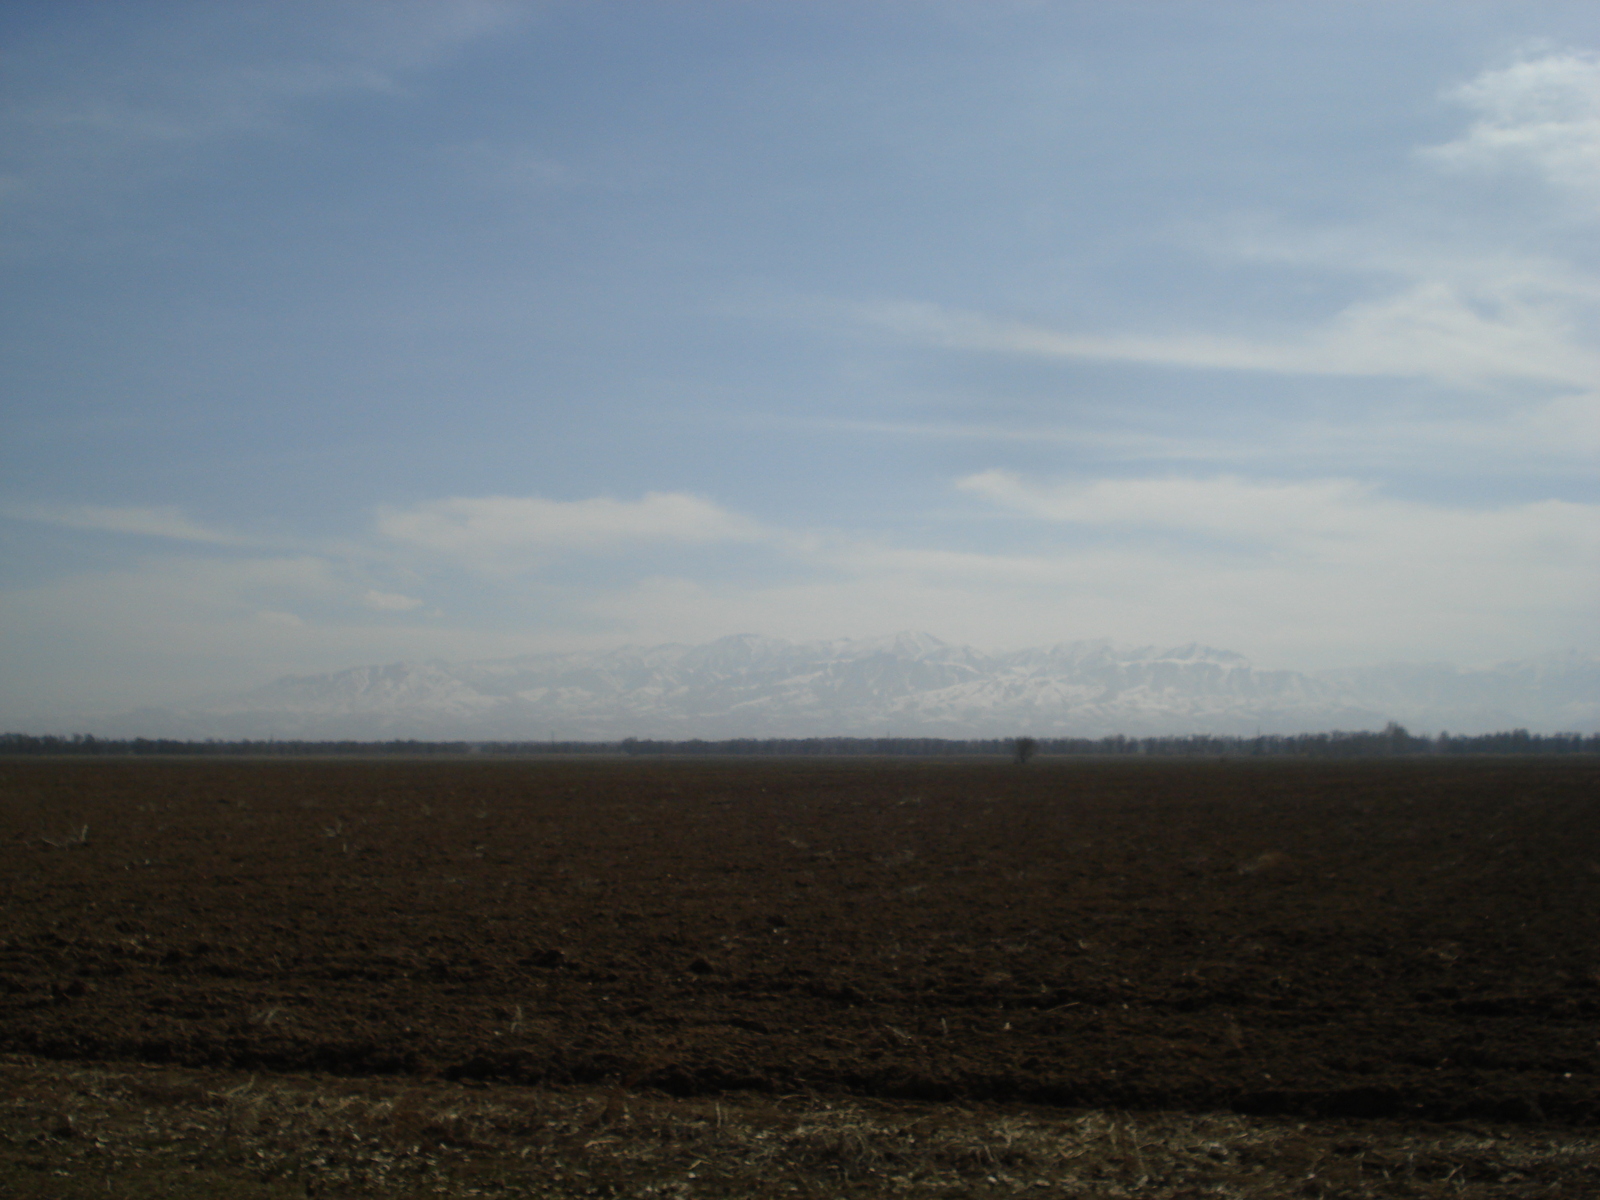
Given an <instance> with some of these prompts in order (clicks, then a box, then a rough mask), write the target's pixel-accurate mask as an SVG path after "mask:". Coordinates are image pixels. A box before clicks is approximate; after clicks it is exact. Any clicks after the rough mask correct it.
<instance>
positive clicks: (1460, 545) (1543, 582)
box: [589, 472, 1600, 668]
mask: <svg viewBox="0 0 1600 1200" xmlns="http://www.w3.org/2000/svg"><path fill="white" fill-rule="evenodd" d="M960 486H961V487H962V488H963V490H964V491H966V492H967V493H968V494H970V495H972V496H974V497H977V498H980V499H983V500H985V501H988V502H990V503H993V504H996V505H998V506H1001V507H1002V508H1004V509H1007V510H1010V511H1012V512H1014V513H1017V514H1018V515H1020V516H1022V517H1025V518H1029V519H1032V520H1038V521H1040V522H1042V523H1045V524H1042V526H1041V528H1040V529H1039V530H1038V532H1037V534H1036V535H1035V536H1032V537H1031V538H1030V537H1028V536H1026V534H1025V533H1021V532H1020V531H1014V532H1013V533H1010V534H1008V535H1007V536H1005V538H1004V542H1005V544H1006V545H1007V546H1008V547H1011V549H1009V550H1008V551H1006V552H993V553H985V552H973V551H955V550H949V549H938V548H928V549H924V548H918V547H914V546H907V545H899V544H895V543H894V542H893V541H889V540H879V541H869V540H854V541H852V540H849V539H840V538H834V539H818V540H817V542H816V543H815V544H814V549H813V552H812V554H811V555H810V556H809V558H808V559H807V560H806V565H807V566H808V567H809V570H808V571H805V572H803V573H798V574H796V575H793V576H791V578H790V579H787V580H785V581H782V582H769V583H764V584H763V583H758V584H753V585H752V584H750V583H748V582H743V581H741V582H733V581H722V580H718V579H715V578H713V577H685V576H656V577H651V578H646V579H641V580H639V581H637V582H636V583H634V584H632V585H627V586H624V587H621V588H615V589H606V590H603V591H596V592H595V593H593V595H592V596H591V599H590V601H589V607H590V610H591V611H592V612H593V613H594V614H595V615H596V617H597V618H599V619H600V620H602V621H604V622H606V623H608V624H610V625H611V626H612V627H613V628H616V629H617V631H618V636H619V638H620V637H627V638H629V639H631V640H637V641H643V642H651V641H671V640H697V639H702V638H710V637H715V636H718V635H720V634H724V633H726V632H727V631H728V630H731V629H748V630H752V631H756V632H770V633H777V634H782V635H784V636H790V637H836V636H841V635H868V634H872V633H874V632H881V631H882V630H885V629H889V628H899V627H916V628H926V629H929V630H931V631H933V632H936V633H938V634H940V636H944V637H947V638H952V639H955V640H959V641H970V642H973V643H974V644H977V645H979V646H989V647H995V646H1023V645H1037V644H1042V643H1050V642H1055V641H1062V640H1071V639H1076V638H1082V637H1102V636H1103V637H1111V638H1115V639H1119V640H1124V641H1131V642H1137V643H1145V642H1151V641H1157V642H1172V643H1181V642H1186V641H1202V642H1208V643H1211V644H1214V645H1222V646H1226V647H1229V648H1232V649H1237V650H1240V651H1243V652H1244V653H1246V654H1248V655H1251V656H1252V657H1255V658H1257V659H1258V660H1259V661H1261V662H1262V663H1263V664H1264V665H1269V666H1292V667H1301V668H1308V667H1320V666H1336V665H1354V664H1356V663H1361V662H1370V661H1377V660H1382V659H1386V658H1387V659H1404V660H1413V661H1415V660H1428V659H1434V660H1438V659H1444V660H1447V661H1449V660H1454V661H1460V660H1462V658H1463V657H1464V656H1463V647H1470V648H1471V650H1470V651H1469V652H1468V654H1467V657H1469V658H1470V659H1476V660H1479V661H1489V660H1495V659H1501V658H1512V657H1519V656H1524V655H1529V654H1535V653H1542V652H1544V651H1546V650H1548V649H1549V648H1550V647H1552V646H1560V645H1564V644H1571V645H1583V646H1593V645H1595V644H1596V643H1595V639H1594V632H1593V631H1594V629H1596V628H1600V612H1597V611H1596V610H1597V603H1596V598H1597V596H1600V586H1597V583H1600V580H1597V572H1596V564H1597V562H1600V506H1597V505H1583V504H1570V503H1562V502H1557V501H1545V502H1541V503H1534V504H1522V505H1508V506H1503V507H1499V508H1486V509H1482V510H1473V509H1464V508H1450V507H1446V506H1441V505H1430V504H1424V503H1419V502H1414V501H1405V500H1397V499H1394V498H1392V497H1386V496H1384V495H1382V494H1381V493H1379V492H1378V491H1376V490H1375V489H1373V488H1371V487H1368V486H1366V485H1363V484H1360V483H1357V482H1354V481H1350V480H1339V479H1332V480H1317V481H1311V482H1306V483H1277V482H1261V481H1252V480H1247V479H1240V478H1231V477H1221V478H1212V479H1198V480H1196V479H1142V480H1126V481H1104V480H1102V481H1093V482H1089V483H1085V484H1081V485H1073V484H1058V483H1035V482H1029V481H1026V480H1024V479H1021V478H1019V477H1017V476H1015V475H1010V474H1007V473H1004V472H984V473H981V474H979V475H974V476H969V477H967V478H966V479H965V480H962V481H961V484H960ZM1051 524H1056V525H1059V526H1060V527H1061V534H1057V533H1054V532H1053V531H1052V530H1051V528H1050V525H1051ZM1085 532H1086V533H1088V534H1090V535H1110V536H1087V537H1083V536H1063V535H1072V534H1080V533H1085ZM1142 534H1149V535H1151V536H1141V535H1142ZM1218 542H1226V543H1228V545H1227V547H1226V549H1225V550H1223V551H1222V552H1219V551H1218V549H1217V543H1218Z"/></svg>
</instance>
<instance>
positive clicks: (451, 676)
mask: <svg viewBox="0 0 1600 1200" xmlns="http://www.w3.org/2000/svg"><path fill="white" fill-rule="evenodd" d="M74 720H77V721H79V722H80V725H79V726H76V727H75V728H82V729H84V730H85V731H91V732H94V733H96V734H98V735H102V736H112V737H122V736H142V737H181V738H206V737H216V738H223V739H232V738H272V737H277V738H296V739H318V740H320V739H347V738H354V739H361V740H388V739H393V738H422V739H429V740H468V741H471V740H541V739H543V738H545V737H558V738H560V739H561V740H595V741H609V740H616V739H619V738H624V737H645V738H665V739H674V738H676V739H684V738H695V737H702V738H727V737H812V736H877V735H879V734H884V733H889V734H893V735H895V736H926V737H953V738H964V737H993V736H1010V735H1014V734H1019V733H1028V734H1033V735H1036V736H1056V737H1101V736H1106V735H1108V734H1116V733H1124V734H1129V735H1143V736H1155V735H1172V734H1177V735H1181V734H1190V733H1215V734H1236V735H1249V734H1254V733H1257V732H1260V733H1285V734H1292V733H1303V732H1316V731H1322V730H1331V729H1369V728H1370V729H1376V728H1382V727H1383V726H1384V725H1385V724H1386V723H1388V722H1389V721H1398V722H1400V723H1402V724H1405V725H1407V726H1409V727H1411V728H1413V729H1414V730H1418V731H1432V732H1436V731H1439V730H1442V729H1448V730H1450V731H1452V732H1456V733H1478V732H1492V731H1496V730H1503V729H1512V728H1526V729H1529V730H1531V731H1534V732H1549V733H1553V732H1565V731H1578V732H1588V731H1593V730H1594V729H1595V728H1596V727H1600V656H1595V655H1585V654H1581V653H1578V652H1567V653H1564V654H1553V655H1546V656H1543V657H1541V658H1537V659H1529V660H1523V661H1519V662H1509V663H1501V664H1497V665H1495V666H1493V667H1488V668H1477V669H1462V668H1457V667H1454V666H1449V665H1444V664H1407V663H1390V664H1380V665H1377V666H1372V667H1353V668H1342V669H1339V670H1333V671H1320V672H1314V673H1307V672H1299V671H1289V670H1260V669H1257V668H1256V667H1255V666H1253V665H1252V664H1251V663H1250V661H1249V660H1248V659H1247V658H1246V657H1245V656H1243V655H1241V654H1238V653H1237V652H1235V651H1231V650H1225V649H1219V648H1216V647H1212V646H1206V645H1203V644H1200V643H1188V644H1185V645H1181V646H1175V647H1166V648H1162V647H1156V646H1143V647H1137V646H1119V645H1117V644H1115V643H1113V642H1110V641H1108V640H1105V639H1096V640H1082V641H1065V642H1057V643H1055V644H1053V645H1050V646H1042V647H1033V648H1029V649H1023V650H1016V651H1009V652H1005V653H999V654H989V653H986V652H983V651H980V650H976V649H973V648H972V647H970V646H961V645H954V644H951V643H948V642H944V641H942V640H941V639H939V638H937V637H935V636H933V635H931V634H927V633H918V632H909V631H907V632H901V633H896V634H890V635H887V636H885V637H880V638H862V639H851V638H836V639H832V640H824V641H814V642H790V641H786V640H785V639H782V638H771V637H764V636H761V635H757V634H735V635H731V636H729V637H724V638H719V639H717V640H715V641H712V642H707V643H701V644H697V645H690V644H684V643H667V644H663V645H656V646H637V645H633V646H622V647H616V648H613V649H609V650H597V651H557V652H549V653H544V654H530V655H521V656H517V657H514V658H505V659H483V660H475V661H468V662H461V663H451V662H446V661H441V660H431V661H427V662H420V663H410V662H397V663H389V664H381V665H364V666H357V667H350V668H346V669H344V670H341V671H333V672H326V673H322V674H312V675H286V676H283V677H281V678H279V679H277V680H274V681H272V682H271V683H268V684H265V685H262V686H260V687H257V688H252V689H249V690H247V691H244V692H239V693H235V694H233V695H229V696H221V697H213V698H211V699H209V700H208V701H205V702H195V703H193V704H190V705H187V706H183V707H176V708H154V707H151V708H142V709H137V710H133V711H129V712H122V713H114V714H101V715H99V716H94V717H82V718H74Z"/></svg>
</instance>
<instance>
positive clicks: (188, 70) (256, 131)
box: [0, 0, 535, 204]
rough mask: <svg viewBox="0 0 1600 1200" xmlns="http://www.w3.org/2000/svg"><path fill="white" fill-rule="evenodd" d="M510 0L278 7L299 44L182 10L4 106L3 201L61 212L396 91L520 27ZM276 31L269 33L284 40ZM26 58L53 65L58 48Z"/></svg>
mask: <svg viewBox="0 0 1600 1200" xmlns="http://www.w3.org/2000/svg"><path fill="white" fill-rule="evenodd" d="M533 7H535V6H533V5H529V4H525V3H516V2H514V0H451V2H449V3H433V2H429V0H393V2H384V3H377V2H360V3H353V4H345V5H337V6H329V5H303V4H292V5H286V6H284V8H283V10H282V12H281V13H280V15H281V16H282V17H283V18H284V19H285V20H287V21H289V22H291V23H292V24H294V26H295V27H296V28H297V30H298V34H299V36H298V37H296V38H294V39H293V40H292V41H290V40H289V39H284V38H282V37H280V36H273V37H267V38H263V37H261V36H260V33H261V31H262V29H263V28H264V26H263V25H262V22H261V21H260V20H259V19H258V17H259V14H254V13H252V12H251V11H250V10H248V9H237V10H235V9H230V8H226V7H224V8H211V7H204V6H201V7H197V8H193V9H186V8H185V7H184V6H176V7H172V8H170V9H169V10H168V11H167V12H166V14H165V15H164V16H160V17H158V18H157V19H156V20H153V21H150V22H147V23H144V24H143V25H141V26H140V27H139V34H138V37H137V38H135V39H134V40H132V41H130V42H129V43H128V44H126V45H125V46H124V47H123V48H122V49H121V51H120V52H117V51H109V52H102V53H103V54H104V55H105V57H104V58H103V59H101V60H99V61H95V62H91V63H72V64H71V65H70V66H66V67H63V69H62V70H61V71H60V72H59V73H58V74H59V78H58V79H55V80H51V81H48V82H49V83H50V85H51V86H43V85H36V86H34V87H33V88H31V89H28V90H27V92H26V93H25V94H26V99H23V100H18V101H15V102H12V103H10V104H7V105H5V106H4V107H3V108H0V127H3V128H5V129H7V130H9V132H10V135H11V136H10V137H9V138H8V139H7V141H8V142H9V144H10V147H11V150H10V153H9V154H8V156H7V159H6V160H5V173H4V175H3V176H0V179H3V186H0V198H9V199H10V200H12V201H14V202H26V201H28V200H29V199H33V200H37V201H49V202H50V203H52V204H60V203H61V202H62V200H63V198H64V197H65V196H67V195H72V194H75V193H77V192H80V191H82V190H84V189H89V190H94V189H98V188H100V187H125V186H127V185H128V184H130V183H137V182H138V181H140V180H144V179H147V178H149V177H151V175H152V173H154V174H159V173H160V172H161V171H162V170H163V169H165V168H164V166H163V164H165V165H167V166H170V164H171V163H172V162H173V161H174V160H173V158H172V155H174V154H178V153H182V152H185V151H189V150H192V149H195V148H198V147H201V146H204V145H206V144H208V143H211V142H215V141H217V140H218V139H224V138H231V137H238V136H249V135H261V134H273V133H279V132H282V131H283V130H285V129H286V128H288V127H289V125H290V124H291V122H292V115H293V114H294V112H295V111H296V110H297V109H298V108H299V107H300V106H302V105H304V104H306V103H308V102H311V101H315V100H318V99H320V98H325V97H333V96H338V95H340V94H356V93H363V92H364V93H368V94H385V93H387V94H392V95H396V96H399V95H402V94H404V91H405V85H406V79H407V76H408V75H409V74H411V73H414V72H416V71H419V70H423V69H427V68H429V67H433V66H435V65H437V64H439V63H442V62H444V61H446V60H447V59H448V58H449V57H450V56H452V55H453V54H455V53H457V52H458V51H459V50H460V49H461V48H462V47H463V46H465V45H467V44H469V43H471V42H473V41H476V40H478V39H480V38H483V37H485V36H488V35H490V34H493V33H496V32H498V31H501V30H504V29H506V28H507V27H509V26H511V25H514V24H515V23H517V22H519V21H521V20H523V19H524V18H525V16H526V15H527V14H528V13H529V12H530V10H531V9H532V8H533ZM276 32H277V31H276V30H274V33H275V34H276ZM30 53H31V55H32V56H33V57H37V58H40V59H48V58H49V57H50V56H51V55H56V54H60V53H61V51H60V49H59V48H58V47H54V46H39V47H34V48H32V50H31V52H30Z"/></svg>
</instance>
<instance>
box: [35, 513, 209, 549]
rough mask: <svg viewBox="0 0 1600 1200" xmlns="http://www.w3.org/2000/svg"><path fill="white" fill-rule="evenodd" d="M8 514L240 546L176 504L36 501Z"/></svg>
mask: <svg viewBox="0 0 1600 1200" xmlns="http://www.w3.org/2000/svg"><path fill="white" fill-rule="evenodd" d="M5 514H6V515H7V516H9V517H14V518H20V519H22V520H28V521H44V522H47V523H49V524H51V525H65V526H66V527H67V528H69V529H91V530H98V531H103V532H106V533H132V534H138V535H141V536H144V537H160V538H176V539H178V540H179V541H185V542H212V543H215V544H218V545H237V544H238V543H239V541H240V539H239V538H238V537H237V536H235V535H234V534H231V533H224V532H222V531H220V530H216V529H210V528H208V527H206V526H204V525H201V524H199V523H197V522H195V521H191V520H190V519H189V518H188V517H186V516H184V515H183V512H182V510H180V509H177V508H173V507H160V508H136V507H119V506H108V505H100V504H35V505H25V506H17V507H12V508H7V509H6V510H5Z"/></svg>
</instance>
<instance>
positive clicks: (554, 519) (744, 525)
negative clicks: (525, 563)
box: [378, 492, 761, 564]
mask: <svg viewBox="0 0 1600 1200" xmlns="http://www.w3.org/2000/svg"><path fill="white" fill-rule="evenodd" d="M378 531H379V532H380V533H381V534H383V536H385V537H387V538H390V539H392V540H394V541H398V542H403V543H406V544H408V545H411V546H415V547H418V548H420V549H424V550H430V551H433V552H436V553H439V554H445V555H449V556H452V557H457V558H462V559H468V560H472V561H475V562H478V563H480V564H488V563H497V562H498V563H505V562H509V561H512V560H515V559H518V558H524V557H527V556H533V557H535V558H537V557H540V556H544V555H548V554H552V553H556V552H561V551H586V550H587V551H610V550H616V549H619V548H622V547H626V546H630V545H640V544H648V543H669V544H677V545H692V544H704V543H710V542H725V541H748V540H753V539H755V538H758V537H760V536H761V531H760V528H759V527H758V526H757V525H756V524H755V523H754V522H752V521H749V520H747V519H745V518H744V517H740V516H737V515H735V514H733V513H730V512H727V511H726V510H724V509H722V508H719V507H718V506H717V505H715V504H712V503H711V502H710V501H708V500H702V499H700V498H699V497H697V496H686V495H683V494H681V493H675V492H651V493H649V494H648V495H646V496H644V497H643V498H642V499H639V500H614V499H611V498H610V497H604V496H601V497H595V498H593V499H588V500H546V499H543V498H542V497H539V496H480V497H453V498H450V499H445V500H434V501H429V502H428V503H425V504H419V505H416V506H414V507H412V508H407V509H398V508H385V509H381V510H379V513H378Z"/></svg>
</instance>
